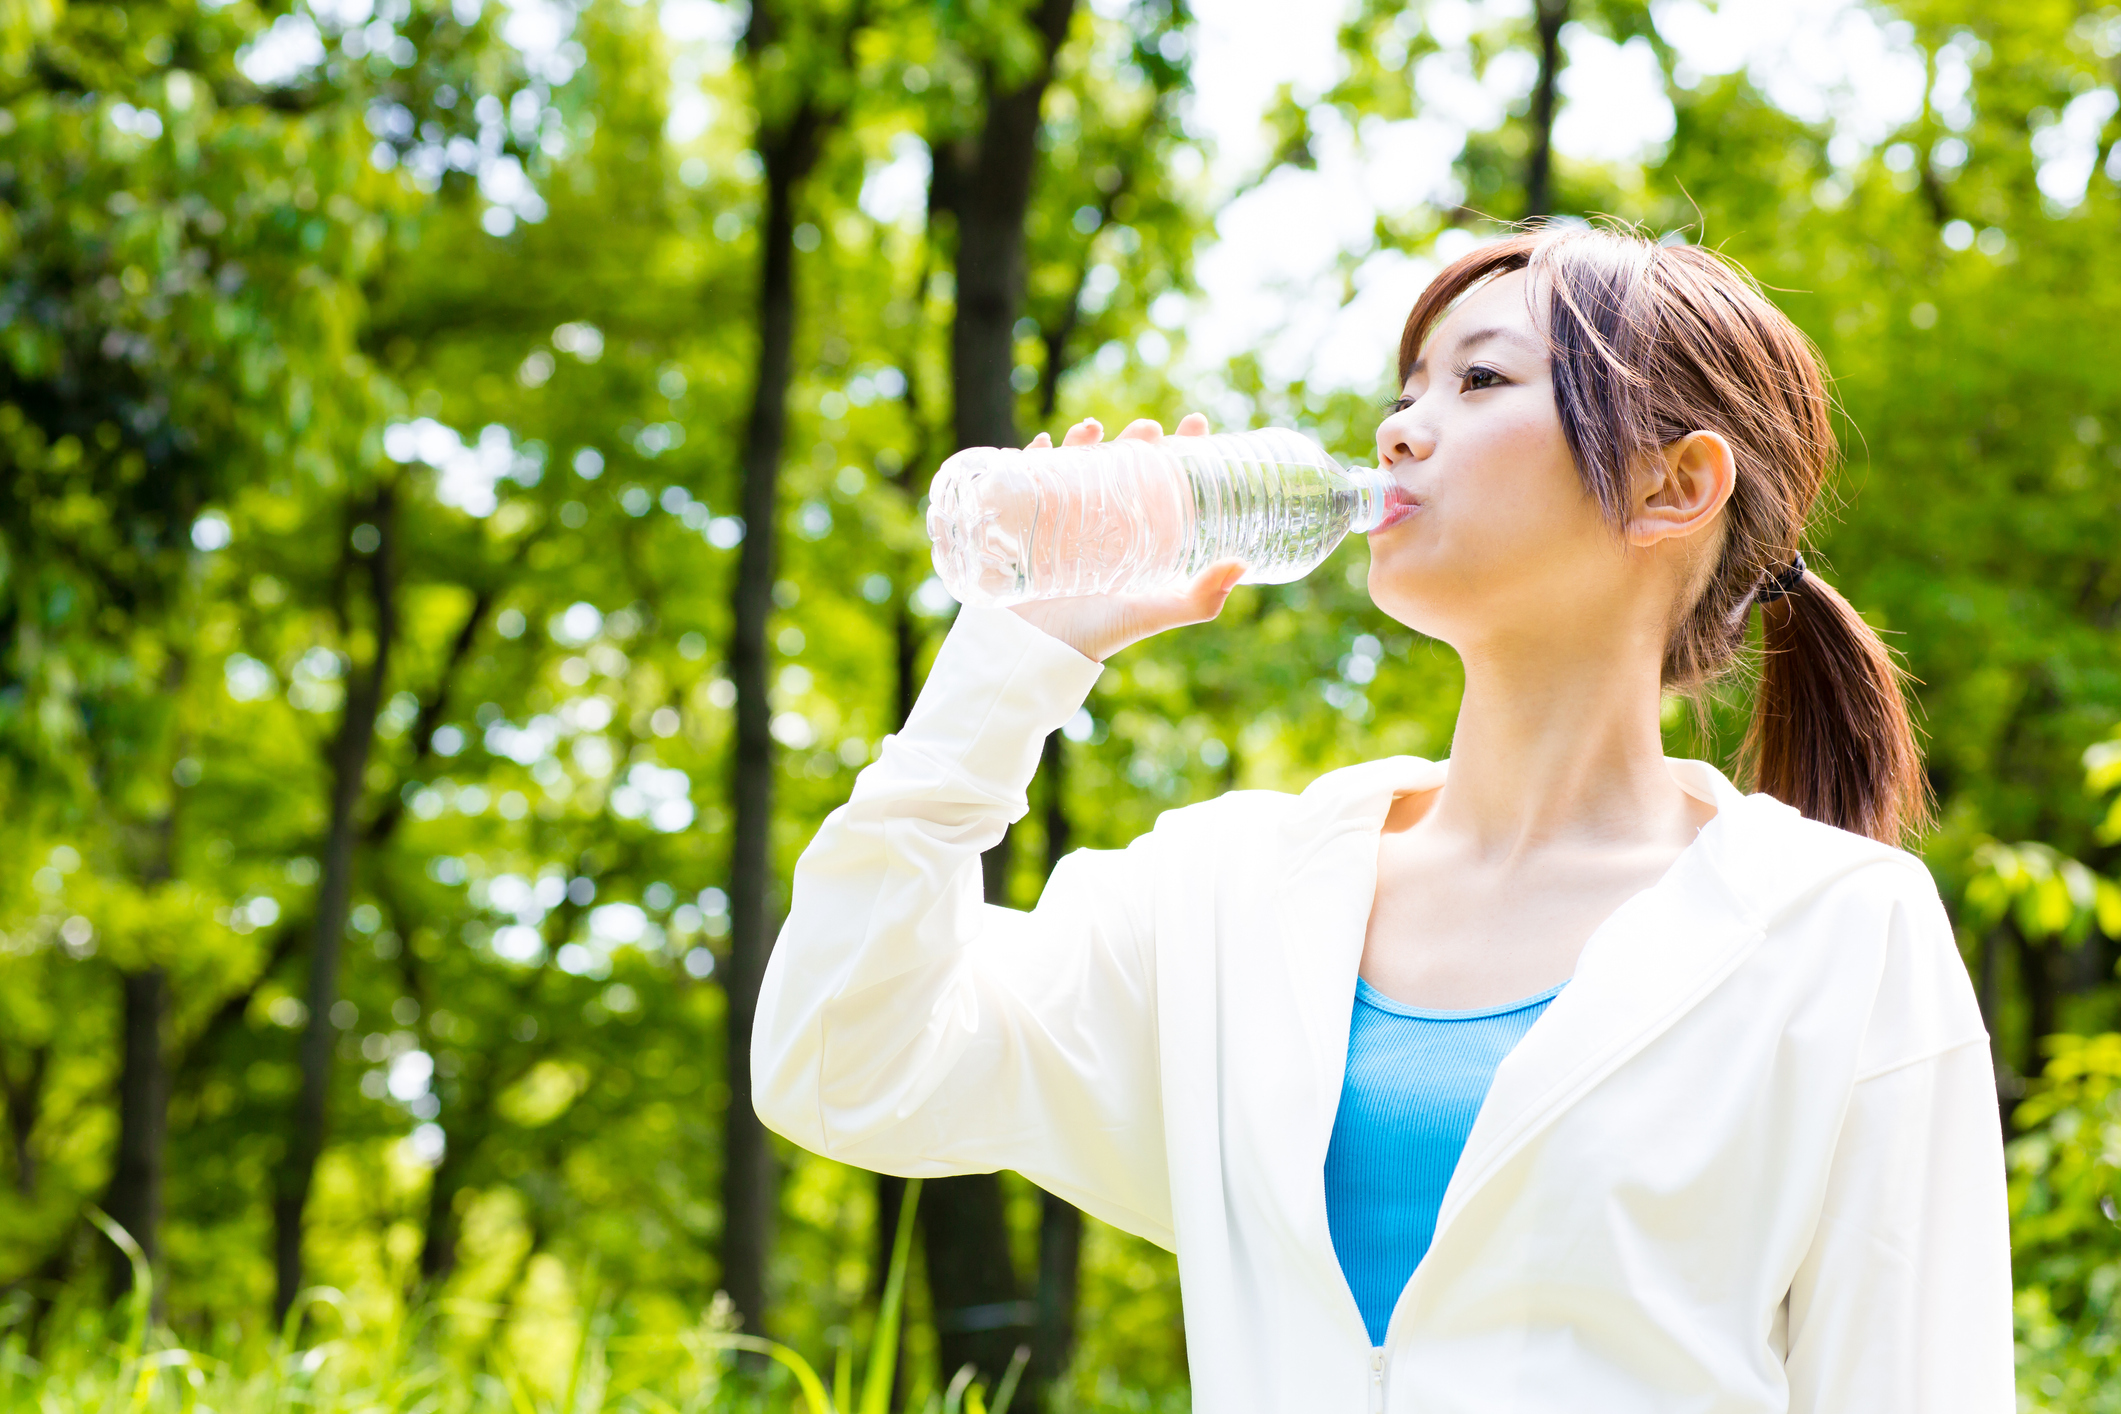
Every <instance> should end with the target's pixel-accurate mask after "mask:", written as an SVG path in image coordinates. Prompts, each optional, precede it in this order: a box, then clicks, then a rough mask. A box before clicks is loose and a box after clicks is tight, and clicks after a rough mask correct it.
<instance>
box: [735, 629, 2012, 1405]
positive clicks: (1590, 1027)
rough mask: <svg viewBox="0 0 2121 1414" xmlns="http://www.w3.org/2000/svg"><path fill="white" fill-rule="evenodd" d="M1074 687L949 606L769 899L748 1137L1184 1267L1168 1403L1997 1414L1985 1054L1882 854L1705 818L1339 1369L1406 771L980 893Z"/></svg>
mask: <svg viewBox="0 0 2121 1414" xmlns="http://www.w3.org/2000/svg"><path fill="white" fill-rule="evenodd" d="M1099 671H1100V669H1099V666H1098V665H1097V664H1096V663H1093V662H1091V661H1090V660H1089V659H1087V658H1084V657H1082V656H1081V655H1080V654H1078V653H1076V652H1075V651H1074V650H1073V649H1072V648H1069V647H1067V646H1066V645H1064V644H1062V643H1060V642H1059V641H1058V640H1056V639H1053V638H1051V637H1048V636H1047V635H1045V634H1043V633H1041V632H1040V631H1039V630H1037V629H1035V628H1033V627H1031V626H1030V625H1029V624H1027V623H1025V622H1024V621H1023V620H1022V619H1020V618H1019V617H1018V616H1016V615H1015V614H1012V613H1009V612H1008V611H1006V610H999V609H981V608H967V609H965V610H963V611H962V612H961V613H960V614H959V616H958V619H957V622H956V624H955V625H954V626H953V627H952V628H951V630H950V633H949V636H948V638H947V640H946V641H945V643H944V645H943V647H942V649H941V651H940V653H939V654H938V656H937V659H936V662H935V666H934V669H933V670H932V672H931V673H930V675H929V678H928V682H927V685H926V687H925V689H924V691H923V692H922V694H921V698H920V703H919V705H918V707H917V708H916V709H915V711H914V713H913V715H912V718H911V720H910V721H908V722H907V724H906V728H905V730H904V731H902V732H900V733H898V734H897V735H895V736H892V737H890V738H888V739H887V740H886V741H885V743H884V747H883V750H882V752H881V754H880V756H879V757H878V759H877V761H876V762H875V763H874V764H873V765H871V766H870V767H869V768H868V769H867V770H865V771H863V772H862V774H861V777H860V778H859V779H858V780H857V781H856V783H855V788H854V793H853V797H852V799H850V800H849V802H848V803H847V805H845V806H844V807H842V808H841V809H839V810H837V811H835V812H834V813H833V814H832V816H831V817H830V818H829V819H828V820H827V821H826V822H825V824H824V826H823V827H822V828H821V829H820V830H819V831H818V834H817V838H816V839H815V840H814V841H813V842H812V843H811V845H810V847H809V848H808V849H807V850H806V851H805V852H804V854H803V856H802V860H801V862H800V863H799V864H798V865H797V868H796V874H795V887H794V896H793V902H792V907H791V910H790V913H789V917H788V921H787V924H786V926H785V928H784V929H783V931H782V933H781V937H780V941H779V944H778V946H777V948H776V949H775V952H774V954H773V957H772V961H771V963H770V964H769V966H768V968H767V971H766V977H765V981H764V986H763V989H762V992H761V995H760V1000H759V1010H758V1017H757V1022H756V1028H755V1030H754V1033H753V1042H752V1067H753V1086H754V1093H755V1096H756V1102H757V1106H758V1111H759V1114H760V1116H761V1118H763V1119H764V1120H765V1122H766V1123H767V1124H768V1125H770V1126H771V1127H772V1128H774V1129H776V1130H778V1131H779V1132H780V1133H782V1134H785V1135H787V1136H788V1137H789V1138H791V1139H793V1140H795V1141H796V1142H797V1143H800V1144H802V1145H804V1146H805V1147H807V1148H809V1149H812V1150H814V1151H816V1152H818V1153H821V1154H826V1155H829V1156H831V1157H833V1158H836V1159H842V1160H845V1161H847V1162H849V1163H854V1164H860V1165H862V1166H864V1167H867V1168H872V1169H877V1170H881V1171H884V1172H888V1173H898V1174H904V1175H907V1176H923V1175H941V1174H952V1173H968V1172H985V1171H989V1170H994V1169H999V1168H1010V1169H1015V1170H1016V1171H1018V1172H1020V1173H1022V1174H1024V1175H1025V1176H1026V1177H1028V1178H1030V1179H1031V1180H1032V1181H1033V1182H1035V1183H1038V1184H1039V1185H1041V1186H1042V1187H1045V1188H1047V1189H1049V1190H1051V1191H1052V1192H1054V1193H1056V1194H1058V1195H1060V1196H1061V1197H1063V1198H1066V1199H1067V1200H1069V1201H1070V1202H1072V1203H1075V1204H1077V1205H1078V1206H1080V1207H1081V1208H1082V1209H1083V1210H1084V1211H1085V1212H1088V1213H1090V1214H1092V1215H1093V1216H1095V1217H1098V1218H1101V1219H1103V1220H1104V1221H1106V1222H1108V1223H1111V1224H1113V1225H1114V1226H1117V1227H1120V1228H1123V1229H1125V1230H1127V1231H1129V1232H1133V1233H1137V1234H1140V1235H1141V1236H1144V1237H1146V1238H1149V1239H1150V1240H1152V1241H1155V1242H1157V1243H1159V1244H1161V1245H1163V1246H1165V1247H1169V1248H1173V1249H1175V1250H1176V1251H1177V1253H1178V1263H1179V1272H1180V1278H1181V1282H1182V1285H1183V1290H1184V1299H1185V1312H1186V1339H1187V1347H1188V1353H1189V1356H1190V1359H1189V1364H1190V1367H1191V1371H1192V1378H1193V1389H1194V1396H1193V1407H1194V1408H1195V1409H1196V1410H1198V1411H1201V1414H1297V1412H1298V1411H1329V1412H1330V1414H1361V1411H1366V1410H1367V1411H1391V1414H1415V1411H1421V1414H1562V1411H1569V1414H1588V1412H1589V1411H1612V1414H1681V1411H1686V1414H1771V1412H1773V1414H1780V1411H1798V1412H1799V1414H1814V1412H1815V1411H1835V1412H1836V1414H1840V1412H1841V1411H1846V1414H2008V1411H2010V1410H2011V1409H2012V1408H2013V1407H2014V1403H2015V1401H2014V1398H2013V1393H2012V1345H2011V1313H2010V1254H2009V1239H2008V1233H2007V1222H2006V1213H2005V1200H2004V1175H2003V1156H2002V1146H2001V1132H2000V1126H1999V1121H1998V1114H1997V1107H1996V1092H1995V1088H1994V1080H1993V1073H1992V1071H1991V1068H1990V1060H1989V1051H1988V1045H1987V1036H1986V1033H1985V1032H1984V1030H1983V1027H1982V1023H1981V1017H1980V1014H1979V1012H1978V1010H1977V1008H1976V1006H1975V1003H1974V998H1973V993H1972V989H1971V988H1970V986H1969V985H1968V981H1967V977H1966V972H1965V968H1964V966H1963V965H1962V963H1961V960H1960V957H1959V954H1958V951H1957V949H1956V947H1955V945H1954V942H1953V938H1952V932H1951V928H1950V926H1949V924H1948V922H1947V920H1946V918H1945V914H1944V911H1943V908H1942V907H1941V905H1940V903H1939V901H1938V897H1937V891H1936V887H1935V885H1934V884H1933V883H1932V882H1931V879H1930V877H1929V874H1928V872H1927V871H1926V870H1925V869H1924V867H1923V866H1922V865H1921V864H1920V863H1919V862H1918V861H1917V860H1915V859H1914V858H1913V857H1912V856H1909V855H1907V854H1904V853H1902V852H1900V851H1898V850H1894V849H1891V848H1888V847H1886V846H1884V845H1881V844H1878V843H1875V842H1873V841H1870V840H1867V839H1863V838H1861V837H1859V836H1856V835H1852V834H1848V833H1845V832H1843V831H1840V830H1835V829H1832V828H1829V827H1827V826H1824V825H1820V824H1817V823H1814V822H1811V821H1808V820H1805V819H1804V818H1802V817H1801V816H1800V815H1798V813H1797V812H1796V811H1794V810H1792V809H1790V808H1789V807H1788V806H1786V805H1784V804H1782V803H1780V802H1778V801H1775V800H1773V799H1770V798H1768V797H1766V796H1762V795H1753V796H1747V795H1742V794H1740V793H1739V792H1738V791H1737V790H1736V789H1735V788H1734V787H1733V786H1732V785H1731V784H1730V782H1729V781H1727V780H1726V779H1725V778H1724V777H1723V776H1722V775H1721V774H1720V773H1719V772H1717V771H1716V770H1715V769H1713V768H1712V767H1709V766H1707V765H1704V764H1703V763H1700V762H1696V761H1673V762H1671V763H1670V768H1671V770H1672V773H1673V776H1674V778H1675V779H1676V780H1677V781H1678V782H1679V784H1680V785H1681V786H1682V787H1683V788H1685V789H1686V790H1687V791H1689V792H1690V793H1692V794H1694V795H1696V796H1698V797H1700V798H1701V799H1703V800H1705V801H1708V802H1709V803H1711V804H1713V805H1714V806H1715V807H1716V812H1717V813H1716V816H1715V818H1714V819H1713V820H1712V821H1711V822H1710V823H1709V824H1708V825H1707V826H1705V827H1704V828H1703V829H1702V830H1701V832H1700V834H1699V835H1698V836H1697V837H1696V839H1695V841H1694V843H1693V844H1692V845H1690V846H1689V847H1688V848H1687V849H1686V850H1685V851H1684V853H1682V854H1681V856H1680V857H1679V859H1678V861H1677V862H1676V863H1675V864H1674V865H1673V866H1672V867H1671V869H1670V871H1669V872H1668V873H1667V874H1666V875H1665V877H1664V878H1663V879H1662V880H1660V881H1659V882H1658V883H1657V884H1656V885H1654V886H1653V887H1651V888H1649V889H1646V890H1644V891H1643V892H1642V893H1640V894H1638V895H1636V896H1635V897H1634V898H1632V899H1630V900H1629V901H1628V902H1627V903H1625V904H1624V905H1622V906H1621V907H1620V909H1619V910H1618V911H1617V912H1615V913H1614V914H1613V915H1612V916H1611V917H1610V918H1609V919H1608V920H1607V921H1606V922H1605V923H1603V924H1602V925H1601V926H1600V927H1599V928H1598V930H1597V931H1596V932H1595V933H1594V934H1593V935H1592V937H1591V939H1590V940H1589V942H1588V943H1586V945H1585V946H1584V949H1583V952H1582V955H1581V958H1580V960H1579V962H1578V964H1577V968H1576V972H1575V974H1574V977H1573V978H1572V979H1571V981H1570V983H1569V985H1568V986H1567V987H1566V988H1564V989H1563V991H1562V992H1561V994H1560V996H1559V997H1557V998H1556V999H1555V1001H1554V1002H1553V1004H1552V1005H1551V1006H1550V1007H1549V1008H1548V1009H1547V1011H1546V1013H1545V1014H1544V1015H1543V1016H1542V1017H1541V1018H1540V1019H1539V1020H1538V1021H1537V1022H1536V1023H1535V1024H1534V1025H1533V1026H1532V1028H1531V1030H1530V1031H1529V1032H1528V1033H1526V1035H1525V1037H1524V1039H1523V1041H1522V1042H1521V1043H1519V1045H1518V1046H1517V1048H1516V1049H1515V1050H1514V1051H1513V1052H1512V1053H1511V1054H1510V1056H1509V1057H1508V1058H1507V1059H1506V1060H1504V1061H1503V1063H1502V1066H1501V1068H1500V1069H1499V1070H1498V1071H1497V1073H1496V1075H1495V1080H1494V1085H1493V1088H1492V1089H1491V1091H1490V1092H1489V1094H1488V1097H1487V1101H1486V1103H1485V1104H1484V1105H1483V1106H1482V1108H1481V1111H1480V1116H1479V1119H1478V1121H1477V1122H1476V1123H1475V1125H1474V1128H1473V1132H1472V1135H1471V1137H1470V1138H1469V1139H1468V1141H1467V1143H1466V1147H1465V1151H1464V1154H1463V1156H1462V1157H1461V1158H1460V1160H1459V1163H1458V1167H1457V1170H1456V1172H1455V1173H1454V1175H1453V1177H1452V1179H1451V1183H1450V1186H1449V1189H1448V1190H1447V1191H1446V1193H1445V1195H1444V1199H1443V1207H1442V1210H1441V1212H1440V1214H1439V1215H1438V1220H1437V1227H1436V1234H1435V1239H1434V1242H1433V1244H1432V1245H1431V1247H1430V1249H1429V1251H1428V1254H1427V1255H1426V1256H1425V1257H1424V1258H1423V1259H1422V1262H1421V1264H1420V1266H1419V1267H1418V1268H1417V1269H1416V1271H1415V1273H1414V1275H1413V1278H1412V1279H1411V1280H1410V1281H1409V1282H1408V1283H1407V1286H1406V1289H1405V1290H1404V1291H1403V1292H1402V1293H1401V1295H1400V1298H1399V1302H1398V1305H1397V1307H1396V1308H1395V1310H1394V1312H1393V1315H1392V1320H1391V1326H1390V1329H1389V1330H1388V1332H1387V1334H1386V1338H1385V1343H1384V1345H1383V1346H1381V1347H1378V1348H1376V1349H1374V1350H1373V1349H1372V1347H1371V1345H1370V1342H1369V1338H1368V1336H1367V1334H1366V1333H1365V1331H1364V1327H1363V1322H1362V1318H1361V1315H1360V1313H1359V1312H1358V1311H1357V1309H1356V1305H1355V1300H1354V1297H1353V1296H1352V1295H1351V1294H1350V1292H1349V1290H1348V1286H1347V1283H1346V1281H1345V1280H1344V1279H1343V1277H1342V1275H1341V1271H1340V1266H1339V1263H1338V1261H1337V1260H1336V1258H1335V1256H1334V1251H1333V1244H1332V1241H1331V1238H1330V1236H1329V1234H1328V1232H1327V1228H1326V1204H1325V1185H1324V1163H1325V1154H1326V1145H1327V1141H1328V1139H1329V1137H1330V1135H1331V1131H1332V1126H1333V1119H1334V1114H1335V1111H1336V1109H1337V1107H1338V1103H1339V1095H1340V1085H1341V1077H1342V1074H1343V1070H1344V1067H1345V1063H1346V1058H1347V1046H1348V1029H1349V1020H1350V1014H1351V1009H1352V1006H1353V1001H1354V994H1355V977H1356V968H1357V965H1358V961H1359V959H1360V956H1361V952H1362V945H1363V936H1364V932H1365V929H1366V926H1367V921H1368V917H1369V913H1370V908H1371V900H1372V896H1373V893H1374V890H1375V884H1376V871H1377V852H1378V834H1379V830H1380V828H1381V826H1382V823H1383V820H1384V816H1385V812H1386V810H1387V808H1388V807H1389V805H1390V804H1391V801H1392V799H1393V797H1394V796H1395V795H1399V794H1404V793H1408V792H1413V791H1420V790H1425V789H1428V788H1431V787H1433V786H1435V785H1437V784H1438V783H1439V782H1440V781H1441V780H1442V779H1443V774H1444V771H1445V767H1444V766H1443V765H1441V764H1437V763H1432V762H1427V761H1421V760H1417V759H1414V758H1411V757H1397V758H1392V759H1388V760H1383V761H1376V762H1371V763H1368V764H1366V765H1360V766H1353V767H1349V768H1347V769H1345V770H1340V771H1335V772H1332V773H1330V774H1328V775H1325V776H1323V777H1321V778H1320V779H1319V780H1317V781H1316V782H1314V783H1313V784H1312V786H1311V787H1310V788H1309V789H1308V790H1306V791H1304V792H1303V794H1301V795H1297V796H1290V795H1284V794H1280V793H1277V792H1268V791H1234V792H1231V793H1229V794H1227V795H1224V796H1222V797H1220V798H1219V799H1216V800H1213V801H1209V802H1207V803H1205V804H1201V805H1197V806H1192V807H1188V808H1186V809H1181V810H1173V811H1170V812H1168V813H1166V814H1165V815H1163V816H1162V818H1161V819H1160V820H1159V821H1158V822H1157V825H1156V827H1155V829H1153V830H1152V831H1150V832H1149V833H1148V834H1146V835H1144V836H1142V837H1141V838H1140V839H1137V840H1136V841H1135V842H1134V843H1133V844H1131V845H1130V846H1128V847H1127V848H1126V849H1123V850H1114V851H1096V850H1081V851H1077V852H1076V853H1074V854H1071V855H1069V856H1068V857H1067V858H1066V859H1065V860H1063V861H1062V863H1061V865H1060V867H1059V868H1058V869H1057V870H1056V871H1055V872H1054V874H1053V877H1052V878H1051V880H1050V881H1049V882H1048V883H1047V885H1046V889H1045V893H1044V896H1043V897H1042V898H1041V899H1040V901H1039V904H1038V907H1037V909H1036V910H1035V911H1033V912H1031V913H1022V912H1018V911H1015V910H1011V909H1006V908H999V907H992V906H989V905H987V904H985V903H983V902H982V901H981V888H980V867H979V855H980V852H981V851H982V850H983V849H985V848H987V847H988V846H990V845H992V844H993V843H994V842H995V841H996V840H997V839H998V838H999V837H1000V836H1001V833H1002V831H1003V829H1004V827H1005V826H1006V825H1007V824H1008V823H1009V822H1010V821H1013V820H1015V819H1017V818H1018V817H1020V816H1022V815H1023V814H1024V812H1025V809H1026V800H1025V789H1026V787H1027V785H1028V783H1029V781H1030V779H1031V776H1032V772H1033V770H1034V769H1035V767H1036V764H1037V759H1038V754H1039V748H1040V745H1041V742H1042V739H1043V738H1044V736H1045V735H1046V733H1047V732H1049V731H1051V730H1053V729H1055V728H1056V727H1058V726H1059V725H1060V724H1061V723H1063V722H1065V721H1067V720H1068V719H1069V718H1070V717H1071V716H1073V715H1074V713H1075V711H1076V710H1077V708H1078V707H1079V706H1080V705H1081V703H1082V701H1083V699H1084V698H1085V697H1086V696H1087V695H1088V693H1089V690H1090V687H1091V684H1092V683H1093V682H1094V681H1095V680H1096V678H1097V676H1098V673H1099Z"/></svg>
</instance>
